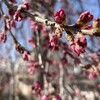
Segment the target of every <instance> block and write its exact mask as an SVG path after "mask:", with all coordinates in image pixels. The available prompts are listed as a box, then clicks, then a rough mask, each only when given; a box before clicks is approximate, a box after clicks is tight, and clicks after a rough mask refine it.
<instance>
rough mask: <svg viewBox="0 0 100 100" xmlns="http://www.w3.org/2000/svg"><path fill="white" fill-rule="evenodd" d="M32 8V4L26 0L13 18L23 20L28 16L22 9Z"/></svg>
mask: <svg viewBox="0 0 100 100" xmlns="http://www.w3.org/2000/svg"><path fill="white" fill-rule="evenodd" d="M30 8H31V6H30V4H29V2H24V3H23V4H21V5H20V6H19V8H18V10H17V11H16V12H15V14H14V16H13V19H14V20H16V21H22V20H23V19H24V18H26V16H25V15H22V14H21V10H29V9H30Z"/></svg>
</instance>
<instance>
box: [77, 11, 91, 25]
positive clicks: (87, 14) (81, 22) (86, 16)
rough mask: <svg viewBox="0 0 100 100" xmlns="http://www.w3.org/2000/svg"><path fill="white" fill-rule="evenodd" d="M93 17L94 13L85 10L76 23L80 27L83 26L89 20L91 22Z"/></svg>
mask: <svg viewBox="0 0 100 100" xmlns="http://www.w3.org/2000/svg"><path fill="white" fill-rule="evenodd" d="M92 19H93V15H92V14H91V13H90V12H84V13H82V14H81V15H80V17H79V18H78V20H77V22H76V25H78V26H79V27H83V26H84V25H86V24H87V23H88V22H90V21H91V20H92Z"/></svg>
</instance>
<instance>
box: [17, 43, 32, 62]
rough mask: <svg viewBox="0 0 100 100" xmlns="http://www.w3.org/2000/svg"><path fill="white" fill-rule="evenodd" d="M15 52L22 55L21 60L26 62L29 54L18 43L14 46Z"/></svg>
mask: <svg viewBox="0 0 100 100" xmlns="http://www.w3.org/2000/svg"><path fill="white" fill-rule="evenodd" d="M15 48H16V50H17V51H18V52H19V53H20V54H22V57H23V60H25V61H28V55H29V54H30V52H29V51H27V50H26V49H25V48H24V47H22V46H21V45H20V44H19V43H16V44H15Z"/></svg>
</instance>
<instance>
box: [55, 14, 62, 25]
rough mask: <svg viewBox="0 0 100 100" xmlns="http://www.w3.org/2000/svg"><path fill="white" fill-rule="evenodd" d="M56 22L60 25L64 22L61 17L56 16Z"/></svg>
mask: <svg viewBox="0 0 100 100" xmlns="http://www.w3.org/2000/svg"><path fill="white" fill-rule="evenodd" d="M55 21H56V22H57V23H58V24H61V22H62V20H61V18H60V17H59V16H56V17H55Z"/></svg>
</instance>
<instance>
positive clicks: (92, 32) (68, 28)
mask: <svg viewBox="0 0 100 100" xmlns="http://www.w3.org/2000/svg"><path fill="white" fill-rule="evenodd" d="M4 2H5V4H6V5H7V7H8V9H14V10H17V9H19V7H20V6H19V7H18V6H14V5H13V4H10V3H9V2H8V1H7V0H4ZM21 13H22V14H25V15H26V16H27V17H30V18H32V19H33V20H35V21H37V22H39V23H42V24H45V25H46V26H51V27H54V28H56V29H57V28H62V27H61V26H60V25H59V24H57V23H56V22H54V21H49V20H48V19H43V18H40V17H39V16H38V15H37V14H36V13H34V14H33V13H30V12H28V11H25V10H21ZM63 30H66V31H70V32H72V33H73V34H76V33H77V32H81V34H83V35H90V36H98V37H100V32H96V30H95V29H91V30H87V29H79V28H76V27H75V25H65V26H64V27H63Z"/></svg>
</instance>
